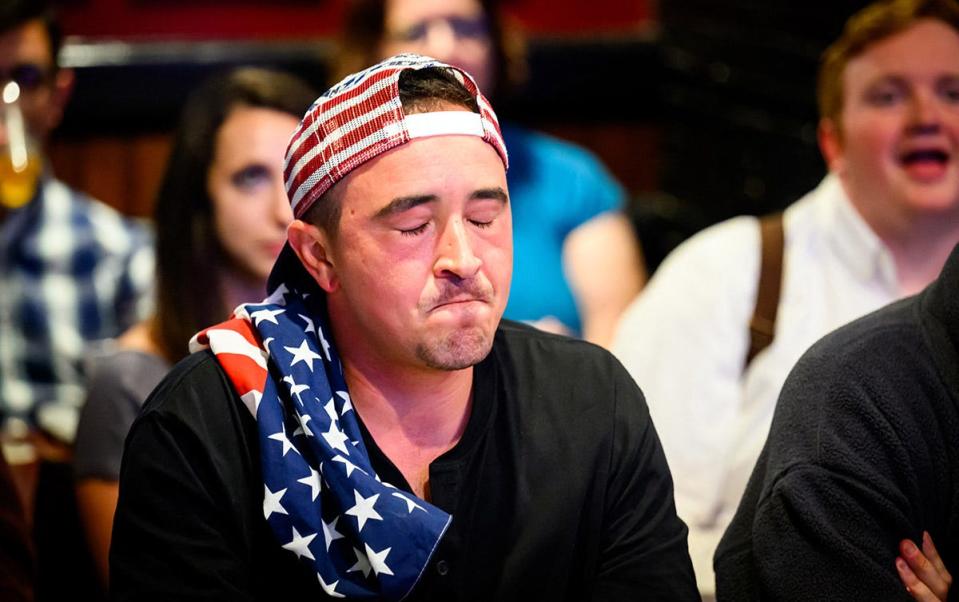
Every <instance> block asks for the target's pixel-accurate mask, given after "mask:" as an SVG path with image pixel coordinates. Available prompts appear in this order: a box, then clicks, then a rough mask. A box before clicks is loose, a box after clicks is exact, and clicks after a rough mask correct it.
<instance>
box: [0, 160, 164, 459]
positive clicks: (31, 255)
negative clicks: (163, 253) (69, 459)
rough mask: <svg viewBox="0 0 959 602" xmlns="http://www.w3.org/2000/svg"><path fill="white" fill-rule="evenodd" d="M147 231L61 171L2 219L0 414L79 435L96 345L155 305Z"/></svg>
mask: <svg viewBox="0 0 959 602" xmlns="http://www.w3.org/2000/svg"><path fill="white" fill-rule="evenodd" d="M152 283H153V251H152V245H151V238H150V235H149V233H148V231H147V230H146V229H145V228H143V227H141V226H139V225H137V224H135V223H133V222H132V221H130V220H128V219H125V218H123V217H122V216H120V215H119V214H118V213H117V212H116V211H114V210H113V209H111V208H109V207H107V206H106V205H104V204H102V203H99V202H97V201H95V200H93V199H91V198H89V197H87V196H86V195H83V194H80V193H78V192H75V191H73V190H71V189H70V188H68V187H67V186H66V185H64V184H63V183H62V182H59V181H57V180H54V179H53V178H45V179H44V180H43V181H42V182H41V188H40V190H39V192H38V194H37V197H36V198H34V200H33V201H32V202H31V203H29V204H28V205H26V206H25V207H23V208H22V209H19V210H16V211H14V212H12V213H10V214H8V215H7V217H6V219H5V220H4V221H3V222H2V223H0V417H2V418H3V419H4V420H7V419H9V418H12V417H16V418H20V419H22V420H24V421H26V422H27V423H28V424H30V425H32V426H40V427H41V428H43V429H44V430H46V431H48V432H50V433H51V434H54V435H56V436H57V437H58V438H60V439H63V440H65V441H72V440H73V436H74V433H75V431H76V422H77V415H78V412H79V408H80V406H81V404H82V403H83V399H84V394H85V385H86V383H85V377H84V367H85V366H84V364H85V362H84V357H85V354H86V353H85V352H86V351H87V347H88V343H89V342H90V341H93V340H97V339H104V338H108V337H113V336H116V335H118V334H120V333H121V332H122V331H123V330H125V329H126V328H128V327H130V326H131V325H133V324H134V323H135V322H137V321H138V320H139V319H141V318H142V317H143V316H144V315H145V314H146V312H147V311H148V310H149V309H150V308H149V299H148V297H149V295H147V294H146V292H147V291H148V290H149V289H150V288H151V286H152Z"/></svg>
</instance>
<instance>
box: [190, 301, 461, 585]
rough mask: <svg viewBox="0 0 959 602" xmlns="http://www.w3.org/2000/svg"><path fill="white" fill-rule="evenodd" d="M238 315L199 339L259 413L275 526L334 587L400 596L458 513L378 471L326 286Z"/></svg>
mask: <svg viewBox="0 0 959 602" xmlns="http://www.w3.org/2000/svg"><path fill="white" fill-rule="evenodd" d="M233 315H234V317H233V319H231V320H228V321H226V322H223V323H222V324H218V325H216V326H213V327H210V328H207V329H206V330H203V331H202V332H200V333H198V334H197V335H196V336H194V338H193V340H192V341H191V342H190V347H191V350H192V351H198V350H200V349H204V348H209V349H210V350H212V351H213V353H214V354H215V355H216V358H217V361H218V362H219V363H220V365H221V366H222V367H223V370H224V371H225V372H226V374H227V375H228V377H229V378H230V381H231V382H232V383H233V386H234V388H235V389H236V391H237V393H238V394H239V396H240V398H241V399H242V400H243V403H244V404H246V407H247V409H249V410H250V413H252V414H253V416H254V418H255V419H256V424H257V431H258V433H259V443H260V464H261V466H262V469H263V480H264V484H263V516H264V517H265V519H266V521H267V523H268V524H269V525H270V528H271V530H272V531H273V535H274V536H275V538H276V540H277V541H278V542H279V544H280V545H281V546H282V547H283V548H284V549H286V550H289V551H290V552H291V553H293V554H296V556H297V557H298V558H299V559H300V560H301V561H302V562H306V563H308V564H309V565H310V566H311V567H312V569H313V570H314V571H315V572H316V577H317V580H318V581H319V584H320V586H321V587H322V588H323V590H324V591H325V592H326V593H327V595H329V596H331V597H334V598H356V599H359V598H368V599H369V598H376V599H383V600H402V599H403V598H404V597H405V596H406V595H407V594H408V593H409V592H410V591H411V590H412V589H413V586H414V585H416V582H417V581H418V580H419V577H420V575H421V574H422V572H423V569H424V568H425V567H426V565H427V564H428V563H429V560H430V557H431V555H432V554H433V551H434V550H435V549H436V546H437V544H438V543H439V540H440V538H441V537H442V536H443V533H444V532H445V531H446V528H447V527H448V526H449V524H450V521H451V520H452V517H451V516H450V515H449V514H447V513H445V512H443V511H442V510H440V509H439V508H436V507H435V506H432V505H431V504H429V503H428V502H426V501H424V500H422V499H420V498H418V497H416V496H414V495H413V494H411V493H407V492H405V491H401V490H399V489H397V488H396V487H394V486H393V485H390V484H389V483H386V482H382V481H381V480H380V479H379V477H378V476H377V475H376V473H375V472H374V471H373V467H372V466H371V464H370V459H369V455H368V454H367V451H366V447H365V445H364V444H363V437H362V435H361V432H360V427H359V423H358V421H357V418H356V413H355V411H354V410H353V406H352V404H351V402H350V395H349V392H348V391H347V387H346V381H345V379H344V377H343V366H342V364H341V362H340V359H339V357H338V356H337V353H336V349H334V348H333V346H332V344H331V342H330V339H331V338H330V336H329V335H330V330H329V328H328V327H327V324H326V310H325V307H324V302H323V294H322V293H321V292H319V291H318V289H315V290H314V292H313V293H312V294H311V293H304V294H301V293H299V292H298V291H296V290H291V289H289V288H287V286H286V285H280V286H279V287H278V288H277V289H276V290H275V291H273V293H272V294H271V295H270V296H269V297H268V298H267V299H265V300H264V301H263V302H262V303H259V304H246V305H241V306H239V307H238V308H237V309H236V310H235V311H234V314H233Z"/></svg>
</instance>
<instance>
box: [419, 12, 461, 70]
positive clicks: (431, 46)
mask: <svg viewBox="0 0 959 602" xmlns="http://www.w3.org/2000/svg"><path fill="white" fill-rule="evenodd" d="M457 41H458V40H457V38H456V32H455V31H453V26H452V25H450V23H449V21H447V20H446V19H433V20H432V21H430V22H429V23H427V25H426V39H425V40H424V46H425V48H424V51H425V54H427V55H428V56H431V57H433V58H435V59H438V60H440V61H443V62H449V60H450V57H452V56H453V55H454V54H455V52H456V44H457Z"/></svg>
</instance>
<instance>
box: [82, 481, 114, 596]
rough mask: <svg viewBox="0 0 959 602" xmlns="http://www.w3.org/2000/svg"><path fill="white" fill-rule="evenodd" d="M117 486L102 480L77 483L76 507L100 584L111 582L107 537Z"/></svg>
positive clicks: (111, 521)
mask: <svg viewBox="0 0 959 602" xmlns="http://www.w3.org/2000/svg"><path fill="white" fill-rule="evenodd" d="M119 492H120V485H119V483H118V482H117V481H108V480H104V479H81V480H79V481H78V482H77V507H78V509H79V511H80V520H81V522H82V523H83V532H84V534H85V535H86V536H87V544H88V545H89V547H90V553H91V554H92V556H93V562H94V564H95V565H96V568H97V573H98V575H99V576H100V579H101V581H102V583H104V584H106V583H109V580H110V562H109V557H110V535H111V531H112V530H113V514H114V512H116V508H117V496H118V495H119Z"/></svg>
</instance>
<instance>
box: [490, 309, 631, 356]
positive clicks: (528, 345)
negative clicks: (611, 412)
mask: <svg viewBox="0 0 959 602" xmlns="http://www.w3.org/2000/svg"><path fill="white" fill-rule="evenodd" d="M493 346H494V349H496V348H500V349H504V350H509V351H510V352H511V353H513V354H520V355H522V356H524V357H528V358H532V359H539V360H547V359H548V360H559V359H562V358H569V359H572V360H582V359H584V358H594V359H596V360H599V361H608V360H613V361H615V360H614V359H613V356H612V354H610V353H609V351H607V350H606V349H604V348H602V347H600V346H599V345H595V344H593V343H590V342H589V341H584V340H583V339H578V338H574V337H569V336H565V335H560V334H553V333H551V332H546V331H543V330H539V329H538V328H535V327H533V326H531V325H529V324H526V323H524V322H515V321H513V320H505V319H504V320H502V321H501V322H500V325H499V328H498V329H497V330H496V339H495V341H494V343H493Z"/></svg>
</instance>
